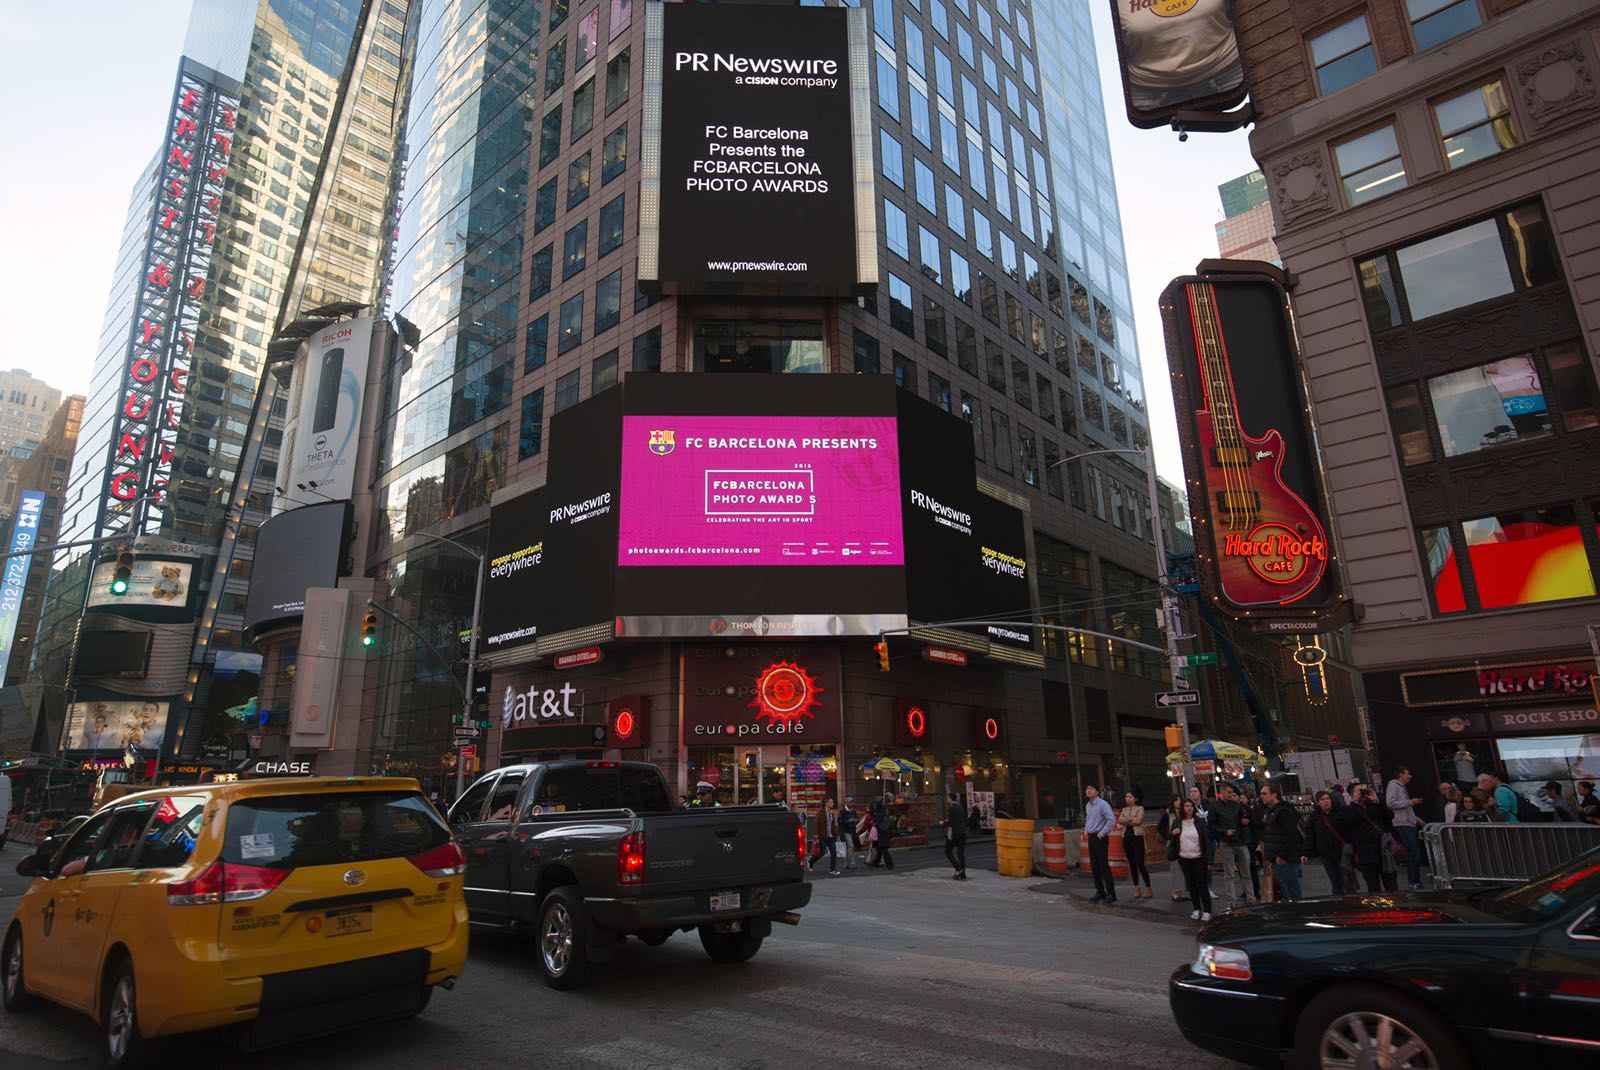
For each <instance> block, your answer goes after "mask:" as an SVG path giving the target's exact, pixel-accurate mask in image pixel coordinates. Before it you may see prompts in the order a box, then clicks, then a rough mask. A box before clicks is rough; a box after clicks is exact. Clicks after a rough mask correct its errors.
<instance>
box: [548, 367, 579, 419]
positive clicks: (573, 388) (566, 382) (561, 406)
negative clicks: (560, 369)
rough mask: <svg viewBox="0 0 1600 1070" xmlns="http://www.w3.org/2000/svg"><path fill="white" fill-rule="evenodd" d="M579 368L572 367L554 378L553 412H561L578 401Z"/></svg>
mask: <svg viewBox="0 0 1600 1070" xmlns="http://www.w3.org/2000/svg"><path fill="white" fill-rule="evenodd" d="M579 375H580V370H579V369H578V368H574V369H572V370H571V371H570V372H568V373H567V374H565V375H563V376H562V377H561V378H559V379H557V380H556V397H555V409H554V411H553V413H552V415H553V414H554V413H555V412H563V411H565V410H567V409H570V408H572V406H574V405H576V404H577V403H578V387H579Z"/></svg>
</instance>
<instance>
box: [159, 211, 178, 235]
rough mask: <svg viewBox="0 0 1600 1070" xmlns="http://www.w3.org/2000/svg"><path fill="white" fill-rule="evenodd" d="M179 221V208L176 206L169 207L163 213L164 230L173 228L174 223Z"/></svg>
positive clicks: (162, 227)
mask: <svg viewBox="0 0 1600 1070" xmlns="http://www.w3.org/2000/svg"><path fill="white" fill-rule="evenodd" d="M177 221H178V210H177V209H176V208H168V209H167V210H166V211H165V212H163V213H161V229H162V230H171V229H172V224H174V223H176V222H177Z"/></svg>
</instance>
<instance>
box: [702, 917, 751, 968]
mask: <svg viewBox="0 0 1600 1070" xmlns="http://www.w3.org/2000/svg"><path fill="white" fill-rule="evenodd" d="M762 939H763V938H762V937H760V936H756V935H754V934H752V933H749V932H740V933H719V932H717V931H716V930H715V929H713V928H712V927H711V926H709V925H702V926H700V945H701V946H702V947H704V948H705V949H706V954H707V955H710V956H711V961H712V962H720V963H723V964H725V965H732V964H734V963H737V962H749V961H750V960H751V959H753V958H755V957H756V952H757V951H760V950H761V941H762Z"/></svg>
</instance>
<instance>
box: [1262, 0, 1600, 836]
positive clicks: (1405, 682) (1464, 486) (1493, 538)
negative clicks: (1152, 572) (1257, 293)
mask: <svg viewBox="0 0 1600 1070" xmlns="http://www.w3.org/2000/svg"><path fill="white" fill-rule="evenodd" d="M1238 18H1239V24H1240V27H1241V40H1242V42H1243V45H1244V49H1243V51H1244V61H1245V66H1246V70H1247V72H1249V73H1250V74H1251V77H1252V85H1253V91H1252V96H1253V99H1254V102H1255V107H1256V111H1257V115H1258V120H1257V125H1256V127H1255V130H1254V131H1253V133H1252V135H1251V148H1252V151H1253V153H1254V155H1255V157H1256V159H1257V160H1258V161H1259V163H1260V164H1261V167H1262V170H1263V171H1264V172H1265V174H1266V176H1267V182H1268V187H1269V189H1270V194H1271V200H1272V206H1273V212H1274V216H1275V218H1276V222H1277V235H1278V236H1277V241H1278V247H1279V249H1280V250H1281V252H1282V255H1283V263H1284V267H1285V268H1286V269H1288V270H1289V271H1290V272H1291V273H1293V275H1294V276H1295V277H1296V278H1297V284H1296V286H1295V289H1294V291H1293V300H1294V305H1295V310H1296V326H1297V329H1298V332H1299V339H1300V346H1301V355H1302V360H1303V364H1304V373H1305V375H1306V378H1307V381H1308V383H1309V386H1310V396H1311V399H1312V403H1313V409H1314V416H1315V418H1316V421H1317V425H1318V433H1319V436H1320V441H1321V446H1322V455H1323V456H1322V460H1323V466H1324V470H1325V473H1326V478H1327V483H1328V487H1329V490H1330V494H1331V505H1332V511H1333V513H1334V516H1333V527H1334V530H1335V531H1336V532H1337V538H1338V544H1339V551H1340V554H1341V557H1342V560H1343V567H1344V574H1345V578H1346V581H1347V583H1348V589H1349V593H1350V596H1351V598H1352V599H1353V602H1354V607H1355V622H1354V626H1353V628H1352V629H1351V648H1350V660H1351V662H1353V664H1354V665H1355V666H1357V667H1358V668H1359V669H1360V670H1361V672H1362V673H1363V676H1364V683H1365V688H1366V693H1367V696H1368V700H1369V704H1370V707H1371V716H1372V725H1373V730H1374V734H1375V743H1376V747H1377V751H1378V755H1379V757H1380V758H1381V760H1382V762H1383V763H1384V764H1385V765H1386V766H1387V767H1392V766H1394V765H1395V764H1398V763H1404V764H1407V765H1409V766H1411V768H1412V769H1413V771H1414V772H1415V773H1416V774H1417V776H1418V780H1419V781H1420V782H1421V786H1422V788H1423V790H1422V791H1421V792H1420V794H1423V795H1424V796H1425V797H1432V795H1433V785H1434V784H1435V783H1444V782H1450V783H1458V784H1462V785H1469V784H1470V783H1471V782H1472V780H1473V779H1474V778H1475V776H1476V775H1477V774H1478V773H1482V772H1493V773H1497V774H1498V775H1500V776H1501V777H1502V778H1504V779H1505V780H1507V781H1508V782H1509V783H1511V784H1512V786H1513V787H1515V788H1516V789H1517V790H1518V791H1519V792H1521V793H1522V794H1523V795H1524V797H1526V798H1527V799H1528V800H1529V802H1530V804H1532V805H1534V806H1536V807H1541V808H1548V807H1547V805H1546V804H1545V803H1544V801H1543V800H1542V798H1541V797H1540V796H1541V791H1542V786H1543V784H1544V783H1545V782H1546V781H1550V780H1554V781H1557V782H1558V783H1561V784H1563V786H1564V787H1565V789H1566V790H1567V791H1568V792H1569V793H1570V791H1571V786H1572V783H1573V782H1574V781H1575V780H1578V779H1583V778H1584V777H1585V776H1592V775H1593V774H1594V773H1595V772H1597V771H1600V770H1597V768H1596V764H1595V763H1596V759H1595V757H1594V755H1595V750H1596V748H1595V743H1594V741H1595V739H1596V736H1595V735H1594V733H1595V731H1596V726H1597V725H1600V713H1596V711H1595V700H1594V695H1593V692H1592V690H1591V687H1590V684H1591V680H1592V677H1593V676H1594V673H1595V664H1594V661H1593V659H1592V657H1591V656H1590V649H1589V640H1588V636H1587V634H1586V627H1587V626H1588V625H1590V624H1591V623H1592V621H1593V619H1594V612H1595V594H1596V588H1595V580H1594V576H1595V563H1596V562H1597V561H1600V557H1597V554H1600V544H1597V543H1596V540H1595V536H1594V530H1595V527H1594V515H1593V513H1594V510H1595V497H1596V493H1597V492H1600V468H1597V467H1596V465H1595V463H1594V461H1593V457H1594V452H1595V451H1594V446H1595V444H1596V442H1597V441H1600V440H1597V439H1596V438H1595V437H1594V436H1595V435H1596V434H1597V431H1596V427H1597V426H1600V420H1597V416H1596V413H1597V407H1596V398H1597V394H1596V386H1595V368H1594V359H1595V355H1596V352H1597V346H1600V259H1597V254H1596V247H1597V243H1600V200H1597V198H1596V194H1595V190H1596V173H1597V171H1600V122H1597V120H1600V95H1597V92H1596V89H1595V86H1596V81H1597V79H1600V51H1597V46H1600V11H1597V10H1596V9H1595V7H1594V5H1593V4H1591V3H1585V2H1583V0H1456V2H1453V3H1446V2H1441V0H1370V2H1367V3H1356V4H1315V5H1308V4H1293V3H1289V2H1287V0H1243V2H1241V3H1240V4H1239V5H1238Z"/></svg>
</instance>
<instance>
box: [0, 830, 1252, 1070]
mask: <svg viewBox="0 0 1600 1070" xmlns="http://www.w3.org/2000/svg"><path fill="white" fill-rule="evenodd" d="M991 854H992V852H991ZM18 857H20V856H19V854H18V852H17V851H16V850H15V849H11V850H7V851H6V852H4V856H3V858H0V913H3V914H4V915H5V916H6V917H9V916H10V913H11V911H12V909H13V908H14V906H15V902H16V896H17V895H18V894H19V893H20V891H21V890H22V887H21V886H22V884H23V882H22V881H21V880H19V879H18V878H17V877H15V876H14V874H13V873H12V870H13V867H14V866H15V862H16V859H17V858H18ZM902 859H903V862H902V865H901V868H900V869H899V870H897V871H896V872H895V873H893V874H889V873H883V872H879V871H873V872H871V873H870V874H867V875H864V876H863V875H854V876H850V877H845V878H840V879H831V878H829V877H827V876H825V875H822V874H818V875H817V876H816V878H815V881H816V885H817V887H816V893H815V896H814V898H813V900H812V904H811V906H810V907H809V908H808V909H807V910H806V911H805V912H804V921H803V922H802V924H801V925H800V926H799V927H796V928H791V927H788V926H782V925H780V926H776V927H775V928H776V931H775V932H774V933H773V935H772V937H771V938H770V939H769V940H768V941H767V942H766V944H765V946H764V947H763V948H762V950H761V952H760V954H759V955H757V956H756V958H755V959H754V960H752V961H751V962H749V963H747V964H744V965H742V966H717V965H715V964H713V963H712V962H711V961H710V960H709V959H707V958H706V956H705V954H704V953H703V952H702V951H701V948H700V942H699V940H698V939H697V938H696V937H695V936H694V934H692V933H689V934H683V933H680V934H678V935H676V936H674V937H673V938H672V939H671V940H669V941H668V942H667V944H666V945H665V946H663V947H660V948H655V949H651V948H647V947H645V946H644V945H642V944H639V943H637V942H635V941H629V942H628V944H627V945H626V946H625V948H624V949H623V950H622V951H621V952H620V953H619V954H618V955H617V958H616V960H615V961H614V962H613V963H611V964H610V965H608V966H604V967H600V968H599V969H598V970H597V975H596V977H595V979H594V982H593V984H592V985H591V986H590V987H589V988H587V989H585V990H583V991H581V992H576V993H560V992H555V991H552V990H551V989H548V988H546V987H545V986H544V984H543V983H542V982H541V981H540V979H539V972H538V967H537V966H536V965H535V963H534V959H533V950H532V947H531V945H530V943H529V942H527V941H526V940H524V939H522V938H519V937H516V936H510V935H504V934H500V933H496V932H489V931H483V930H474V932H473V945H472V957H471V960H470V962H469V964H468V967H467V971H466V973H465V975H464V976H463V977H462V979H461V982H460V983H459V984H458V985H457V986H456V988H455V990H454V991H452V992H444V991H440V992H438V993H437V994H436V995H435V996H434V999H433V1002H432V1004H431V1005H430V1006H429V1008H428V1010H427V1011H426V1012H425V1013H424V1014H423V1015H422V1016H421V1017H420V1018H418V1019H416V1020H413V1021H408V1022H402V1023H398V1024H395V1023H391V1024H388V1025H383V1026H376V1027H370V1028H367V1029H362V1030H357V1031H354V1032H349V1033H344V1034H341V1035H339V1036H336V1037H331V1038H327V1039H324V1040H319V1041H313V1042H310V1043H305V1044H300V1045H296V1046H294V1047H288V1048H278V1049H274V1050H272V1051H269V1052H264V1053H260V1054H255V1055H248V1056H246V1055H241V1054H240V1053H238V1052H237V1050H236V1049H234V1048H233V1047H231V1045H230V1044H229V1042H228V1038H227V1037H226V1036H225V1035H221V1034H204V1035H198V1036H190V1037H184V1038H181V1039H180V1040H178V1041H176V1042H174V1043H173V1045H172V1046H171V1047H169V1048H168V1055H169V1057H172V1058H174V1061H175V1060H176V1059H182V1060H183V1062H184V1063H185V1064H192V1065H198V1066H209V1067H229V1068H232V1067H238V1068H267V1067H271V1068H272V1070H293V1068H300V1067H324V1066H329V1067H331V1066H337V1067H339V1068H340V1070H356V1068H361V1067H382V1068H385V1070H391V1068H393V1067H396V1066H404V1067H413V1066H417V1067H450V1068H458V1067H459V1068H468V1067H496V1068H504V1067H507V1066H531V1067H544V1066H551V1067H564V1068H574V1070H583V1068H615V1070H668V1068H672V1070H676V1068H680V1067H681V1068H684V1070H760V1068H768V1067H774V1068H775V1067H812V1066H815V1065H816V1063H817V1062H818V1061H819V1060H827V1061H828V1062H830V1063H843V1064H851V1065H865V1066H873V1067H878V1068H883V1067H894V1068H908V1070H913V1068H922V1067H927V1068H933V1067H948V1066H952V1065H959V1064H963V1063H967V1064H971V1065H978V1066H983V1067H985V1068H986V1070H1013V1068H1020V1067H1030V1068H1040V1070H1045V1068H1048V1070H1060V1068H1061V1067H1068V1066H1115V1067H1118V1068H1119V1070H1133V1068H1139V1067H1159V1068H1162V1070H1170V1068H1171V1067H1172V1066H1174V1065H1175V1064H1176V1065H1182V1066H1183V1067H1184V1068H1185V1070H1198V1068H1202V1067H1221V1066H1231V1065H1234V1064H1231V1063H1228V1062H1226V1061H1224V1060H1218V1059H1216V1058H1214V1057H1211V1056H1208V1055H1206V1054H1205V1053H1203V1052H1200V1051H1199V1050H1198V1049H1195V1048H1192V1047H1190V1046H1189V1045H1188V1044H1187V1043H1185V1042H1184V1040H1183V1039H1182V1038H1181V1037H1180V1036H1179V1035H1178V1032H1177V1030H1176V1029H1175V1028H1174V1027H1173V1025H1172V1022H1171V1017H1170V1014H1169V1013H1168V1010H1167V1001H1166V985H1165V982H1166V976H1167V974H1169V973H1170V972H1171V970H1172V967H1173V966H1174V965H1176V964H1178V963H1180V962H1183V961H1185V960H1187V959H1189V958H1190V957H1192V956H1193V953H1194V938H1193V935H1192V932H1191V931H1190V929H1189V928H1188V927H1187V926H1186V925H1174V924H1158V923H1156V922H1155V921H1154V920H1142V919H1137V918H1133V917H1128V916H1118V915H1117V914H1115V913H1109V912H1104V911H1095V910H1088V909H1082V908H1081V907H1080V906H1079V905H1076V904H1075V903H1074V902H1072V901H1069V899H1068V897H1066V896H1064V895H1062V894H1058V889H1048V890H1046V891H1044V892H1041V891H1038V890H1034V889H1037V888H1039V887H1041V885H1040V883H1039V882H1038V881H1018V880H1007V879H1005V878H1002V877H1000V876H998V875H997V874H995V873H994V872H992V871H985V870H981V869H977V868H974V869H973V870H972V871H971V879H970V880H968V881H966V882H956V881H952V880H951V879H950V877H949V871H948V870H947V869H945V868H944V867H943V865H942V859H940V860H938V863H937V864H934V862H935V860H934V858H933V857H931V856H929V855H926V854H924V855H923V856H921V859H920V860H921V861H923V862H924V863H925V864H924V865H923V867H922V868H920V869H918V868H914V866H915V864H916V863H917V862H918V861H919V858H918V856H916V855H910V854H906V855H902ZM906 863H910V864H906ZM972 864H973V865H974V866H977V865H980V864H981V862H980V856H979V855H978V854H977V853H976V852H975V856H974V858H973V859H972ZM990 864H991V865H992V862H991V863H990ZM94 1044H95V1033H94V1030H93V1027H92V1026H91V1025H90V1024H89V1022H88V1021H87V1019H84V1018H82V1017H80V1016H78V1015H75V1014H73V1013H71V1012H68V1011H65V1010H62V1009H59V1008H54V1007H46V1008H41V1009H40V1010H37V1011H34V1012H32V1013H30V1014H28V1015H26V1016H21V1017H14V1016H5V1015H0V1065H3V1066H4V1067H6V1068H7V1070H44V1068H59V1067H89V1066H93V1065H94V1064H95V1060H94V1058H93V1052H94Z"/></svg>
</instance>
